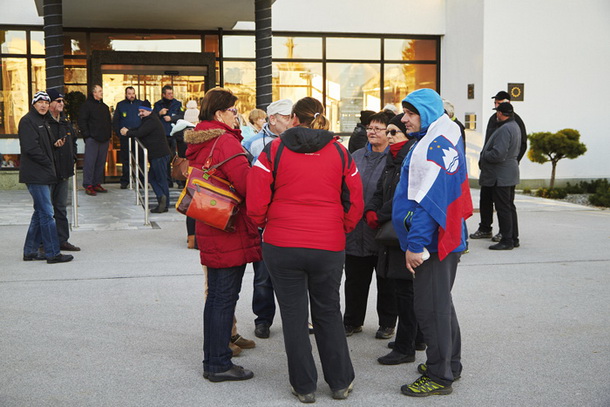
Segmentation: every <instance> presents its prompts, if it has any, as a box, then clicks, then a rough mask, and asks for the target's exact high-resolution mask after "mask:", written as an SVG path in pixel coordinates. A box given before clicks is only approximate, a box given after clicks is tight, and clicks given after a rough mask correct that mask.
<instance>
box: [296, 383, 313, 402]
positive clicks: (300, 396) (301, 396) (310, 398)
mask: <svg viewBox="0 0 610 407" xmlns="http://www.w3.org/2000/svg"><path fill="white" fill-rule="evenodd" d="M290 391H291V392H292V394H294V395H295V396H297V398H298V399H299V401H300V402H301V403H315V402H316V393H307V394H301V393H297V391H296V390H295V389H294V387H291V388H290Z"/></svg>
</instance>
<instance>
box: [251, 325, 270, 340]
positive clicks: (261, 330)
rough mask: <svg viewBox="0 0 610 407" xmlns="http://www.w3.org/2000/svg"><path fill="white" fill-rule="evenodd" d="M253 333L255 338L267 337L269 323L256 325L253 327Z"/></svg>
mask: <svg viewBox="0 0 610 407" xmlns="http://www.w3.org/2000/svg"><path fill="white" fill-rule="evenodd" d="M254 335H256V337H257V338H262V339H267V338H268V337H269V325H267V324H258V325H256V328H255V329H254Z"/></svg>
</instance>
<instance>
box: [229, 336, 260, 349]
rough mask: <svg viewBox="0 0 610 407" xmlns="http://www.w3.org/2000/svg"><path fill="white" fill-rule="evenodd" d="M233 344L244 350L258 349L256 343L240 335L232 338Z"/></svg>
mask: <svg viewBox="0 0 610 407" xmlns="http://www.w3.org/2000/svg"><path fill="white" fill-rule="evenodd" d="M231 343H233V344H235V345H237V346H239V347H240V348H242V349H252V348H254V347H256V342H254V341H252V340H250V339H246V338H244V337H243V336H241V335H240V334H237V335H235V336H232V337H231Z"/></svg>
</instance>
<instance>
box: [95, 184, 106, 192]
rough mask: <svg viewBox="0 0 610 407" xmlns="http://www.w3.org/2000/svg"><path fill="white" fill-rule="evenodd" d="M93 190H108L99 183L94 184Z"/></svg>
mask: <svg viewBox="0 0 610 407" xmlns="http://www.w3.org/2000/svg"><path fill="white" fill-rule="evenodd" d="M93 190H94V191H95V192H102V193H104V192H108V190H107V189H106V188H104V187H103V186H101V185H100V184H97V185H94V186H93Z"/></svg>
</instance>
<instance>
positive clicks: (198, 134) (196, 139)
mask: <svg viewBox="0 0 610 407" xmlns="http://www.w3.org/2000/svg"><path fill="white" fill-rule="evenodd" d="M225 133H230V134H232V135H233V136H235V138H237V139H238V140H239V141H241V140H242V136H241V130H238V129H233V128H231V127H229V126H227V125H226V124H224V123H221V122H217V121H216V120H205V121H202V122H200V123H199V124H198V125H197V127H195V128H194V129H188V130H185V131H184V142H185V143H188V144H200V143H205V142H206V141H209V140H212V139H213V138H216V137H219V136H221V135H223V134H225Z"/></svg>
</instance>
